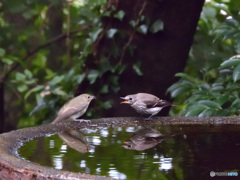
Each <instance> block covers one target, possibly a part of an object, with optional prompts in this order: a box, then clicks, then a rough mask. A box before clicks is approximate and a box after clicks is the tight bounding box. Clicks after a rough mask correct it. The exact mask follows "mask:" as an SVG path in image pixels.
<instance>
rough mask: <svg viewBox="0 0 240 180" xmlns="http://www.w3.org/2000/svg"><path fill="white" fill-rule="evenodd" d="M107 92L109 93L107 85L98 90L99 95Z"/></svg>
mask: <svg viewBox="0 0 240 180" xmlns="http://www.w3.org/2000/svg"><path fill="white" fill-rule="evenodd" d="M108 92H109V88H108V85H107V84H105V85H103V86H102V88H101V89H100V93H102V94H107V93H108Z"/></svg>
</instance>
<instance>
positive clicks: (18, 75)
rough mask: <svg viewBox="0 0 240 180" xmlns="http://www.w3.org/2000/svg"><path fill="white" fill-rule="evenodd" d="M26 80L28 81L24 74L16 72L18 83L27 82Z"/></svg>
mask: <svg viewBox="0 0 240 180" xmlns="http://www.w3.org/2000/svg"><path fill="white" fill-rule="evenodd" d="M25 79H26V76H25V74H22V73H20V72H16V80H17V81H25Z"/></svg>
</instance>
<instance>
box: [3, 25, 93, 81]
mask: <svg viewBox="0 0 240 180" xmlns="http://www.w3.org/2000/svg"><path fill="white" fill-rule="evenodd" d="M88 28H89V26H88V25H85V26H82V27H80V28H78V29H75V30H72V31H70V32H68V33H69V35H70V36H71V35H73V34H75V33H77V32H79V31H83V30H86V29H88ZM68 33H64V34H60V35H58V36H56V37H54V38H52V39H50V40H48V41H47V42H45V43H43V44H42V45H40V46H38V47H36V48H34V49H32V50H31V51H28V52H27V53H26V55H25V56H24V57H23V58H22V60H26V59H28V58H29V57H31V56H32V55H34V54H35V53H36V52H38V51H39V50H40V49H43V48H45V47H46V46H48V45H50V44H52V43H55V42H56V41H60V40H62V39H65V38H67V36H68ZM19 66H20V63H19V62H16V63H14V64H13V65H12V66H11V67H10V69H9V70H8V71H7V72H6V73H5V74H4V75H3V76H2V77H1V78H0V82H1V83H4V82H5V81H6V80H7V78H8V77H9V75H10V74H11V73H12V72H13V71H14V70H15V69H17V68H18V67H19Z"/></svg>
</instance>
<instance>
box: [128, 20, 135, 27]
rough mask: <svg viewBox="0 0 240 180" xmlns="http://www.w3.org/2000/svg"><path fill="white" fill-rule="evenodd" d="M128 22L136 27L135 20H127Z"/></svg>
mask: <svg viewBox="0 0 240 180" xmlns="http://www.w3.org/2000/svg"><path fill="white" fill-rule="evenodd" d="M129 24H130V26H132V27H133V28H135V27H136V22H135V21H134V20H131V21H129Z"/></svg>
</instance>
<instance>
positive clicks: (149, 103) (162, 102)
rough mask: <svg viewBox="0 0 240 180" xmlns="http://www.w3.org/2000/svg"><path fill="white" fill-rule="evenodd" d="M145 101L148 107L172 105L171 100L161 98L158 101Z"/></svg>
mask: <svg viewBox="0 0 240 180" xmlns="http://www.w3.org/2000/svg"><path fill="white" fill-rule="evenodd" d="M143 102H144V103H145V104H146V106H147V107H148V108H154V107H165V106H171V103H170V102H168V101H165V100H161V99H158V101H151V100H144V101H143Z"/></svg>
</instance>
